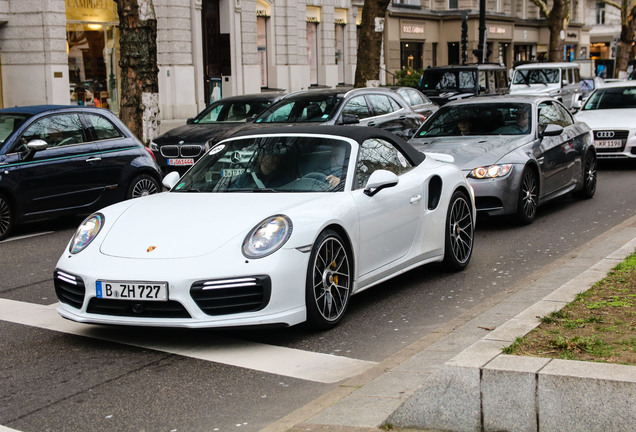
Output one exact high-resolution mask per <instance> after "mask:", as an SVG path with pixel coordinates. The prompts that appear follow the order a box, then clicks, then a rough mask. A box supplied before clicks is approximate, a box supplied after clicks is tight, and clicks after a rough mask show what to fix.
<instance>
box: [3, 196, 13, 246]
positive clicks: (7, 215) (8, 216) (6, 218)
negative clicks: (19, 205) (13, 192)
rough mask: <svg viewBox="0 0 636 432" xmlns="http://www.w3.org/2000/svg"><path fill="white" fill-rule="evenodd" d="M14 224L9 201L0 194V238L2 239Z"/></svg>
mask: <svg viewBox="0 0 636 432" xmlns="http://www.w3.org/2000/svg"><path fill="white" fill-rule="evenodd" d="M14 226H15V214H14V210H13V208H12V207H11V202H10V201H9V200H8V199H7V197H6V196H4V195H2V194H0V240H4V239H5V238H7V236H8V235H9V234H10V233H11V231H12V230H13V227H14Z"/></svg>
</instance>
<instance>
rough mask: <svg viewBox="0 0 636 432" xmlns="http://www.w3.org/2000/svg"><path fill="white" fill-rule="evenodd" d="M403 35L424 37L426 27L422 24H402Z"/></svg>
mask: <svg viewBox="0 0 636 432" xmlns="http://www.w3.org/2000/svg"><path fill="white" fill-rule="evenodd" d="M402 33H403V34H410V35H423V34H424V26H423V25H421V24H415V25H414V24H402Z"/></svg>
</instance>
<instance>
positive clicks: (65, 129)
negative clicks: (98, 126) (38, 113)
mask: <svg viewBox="0 0 636 432" xmlns="http://www.w3.org/2000/svg"><path fill="white" fill-rule="evenodd" d="M35 139H40V140H43V141H45V142H46V143H47V144H48V145H49V147H62V146H68V145H72V144H80V143H83V142H86V133H85V131H84V128H83V127H82V122H81V120H80V116H79V114H75V113H71V114H58V115H51V116H47V117H43V118H41V119H38V120H36V121H35V122H34V123H33V124H31V125H30V126H29V127H28V128H27V129H26V130H25V131H24V133H23V134H22V137H21V138H20V142H21V145H22V146H26V144H27V143H28V142H30V141H33V140H35Z"/></svg>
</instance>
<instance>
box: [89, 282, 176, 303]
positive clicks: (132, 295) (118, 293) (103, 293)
mask: <svg viewBox="0 0 636 432" xmlns="http://www.w3.org/2000/svg"><path fill="white" fill-rule="evenodd" d="M95 288H96V292H97V297H98V298H103V299H114V300H146V301H167V300H168V284H167V283H166V282H129V281H97V282H96V287H95Z"/></svg>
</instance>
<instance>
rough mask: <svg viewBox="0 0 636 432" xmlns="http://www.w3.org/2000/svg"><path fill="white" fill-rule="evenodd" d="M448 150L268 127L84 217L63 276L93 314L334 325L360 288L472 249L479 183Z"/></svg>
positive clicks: (179, 322) (367, 131)
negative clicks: (159, 188) (154, 187)
mask: <svg viewBox="0 0 636 432" xmlns="http://www.w3.org/2000/svg"><path fill="white" fill-rule="evenodd" d="M449 162H452V157H450V156H447V155H437V154H423V153H420V152H418V151H416V150H415V149H413V147H411V146H410V145H409V144H408V143H407V142H406V141H404V140H403V139H402V138H400V137H398V136H396V135H394V134H392V133H389V132H386V131H383V130H380V129H376V128H370V127H355V126H306V127H305V126H299V127H286V128H276V129H273V128H271V129H270V128H260V129H258V130H253V131H247V132H241V133H240V134H238V135H235V136H234V137H232V138H229V139H226V140H224V141H222V142H220V143H219V144H217V145H216V146H214V147H213V148H212V149H210V150H209V152H208V153H207V154H206V155H205V156H204V157H202V158H201V159H200V160H199V161H198V162H197V163H196V164H195V165H194V166H193V167H192V168H191V169H190V170H189V171H188V172H187V173H185V174H184V176H183V177H182V178H179V175H178V174H177V173H171V174H168V175H167V176H166V178H165V179H164V185H165V186H166V187H168V188H169V189H170V191H169V192H164V193H161V194H157V195H152V196H148V197H143V198H138V199H134V200H129V201H124V202H121V203H119V204H115V205H112V206H110V207H106V208H104V209H102V210H100V211H99V212H97V213H94V214H93V215H91V216H89V217H88V218H87V219H86V220H85V221H84V222H83V223H82V224H81V225H80V227H79V228H78V230H77V232H76V234H75V235H74V237H73V238H72V239H71V241H70V243H69V245H68V247H67V249H66V250H65V252H64V253H63V255H62V256H61V258H60V259H59V261H58V263H57V268H56V270H55V274H54V283H55V290H56V294H57V297H58V299H59V301H60V305H59V307H58V311H59V313H60V314H61V315H62V316H63V317H65V318H68V319H70V320H74V321H79V322H84V323H99V324H119V325H139V326H165V327H193V328H194V327H230V326H252V325H265V324H267V325H282V326H291V325H295V324H299V323H302V322H305V321H306V322H308V324H310V325H311V326H312V327H313V328H317V329H327V328H330V327H333V326H335V325H336V324H338V322H340V320H341V319H342V318H343V316H344V314H345V311H346V309H347V305H348V304H349V301H350V298H351V296H352V295H353V294H356V293H358V292H360V291H362V290H364V289H367V288H369V287H372V286H374V285H377V284H380V283H381V282H383V281H386V280H387V279H389V278H391V277H394V276H396V275H398V274H401V273H404V272H406V271H408V270H409V269H412V268H414V267H417V266H420V265H423V264H427V263H433V262H441V263H443V265H444V266H446V267H447V268H449V269H452V270H462V269H464V268H465V267H466V266H467V265H468V263H469V261H470V258H471V255H472V251H473V241H474V228H475V205H474V197H473V192H472V189H471V187H470V186H469V184H468V183H467V181H466V178H465V176H464V175H463V174H462V172H461V171H460V170H459V168H457V167H456V166H455V165H453V164H452V163H449Z"/></svg>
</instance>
